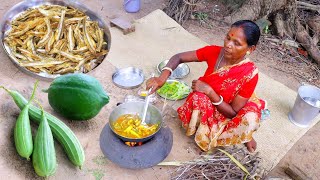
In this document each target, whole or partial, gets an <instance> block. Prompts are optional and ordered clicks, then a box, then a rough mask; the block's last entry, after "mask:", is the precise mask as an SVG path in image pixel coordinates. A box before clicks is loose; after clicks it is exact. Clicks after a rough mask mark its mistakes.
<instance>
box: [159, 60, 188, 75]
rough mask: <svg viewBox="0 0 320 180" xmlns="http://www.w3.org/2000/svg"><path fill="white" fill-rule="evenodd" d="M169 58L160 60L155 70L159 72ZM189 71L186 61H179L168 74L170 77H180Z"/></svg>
mask: <svg viewBox="0 0 320 180" xmlns="http://www.w3.org/2000/svg"><path fill="white" fill-rule="evenodd" d="M168 62H169V60H165V61H162V62H161V63H159V64H158V65H157V70H158V72H159V73H161V70H162V68H164V67H165V66H166V65H167V63H168ZM189 73H190V68H189V66H188V65H187V64H186V63H181V64H179V65H178V67H177V68H176V69H175V70H173V72H172V74H171V75H170V76H169V78H171V79H182V78H184V77H186V76H187V75H188V74H189Z"/></svg>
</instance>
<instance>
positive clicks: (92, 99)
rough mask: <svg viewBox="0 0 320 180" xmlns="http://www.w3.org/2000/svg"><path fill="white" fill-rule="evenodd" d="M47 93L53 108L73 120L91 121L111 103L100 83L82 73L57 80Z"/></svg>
mask: <svg viewBox="0 0 320 180" xmlns="http://www.w3.org/2000/svg"><path fill="white" fill-rule="evenodd" d="M47 92H48V99H49V103H50V105H51V107H52V108H53V109H54V110H55V111H56V112H58V113H59V114H61V115H62V116H64V117H66V118H68V119H71V120H88V119H91V118H93V117H95V116H96V115H97V114H98V113H99V112H100V110H101V108H102V107H103V106H104V105H106V104H108V103H109V96H108V95H107V93H106V92H105V90H104V89H103V88H102V86H101V84H100V83H99V81H98V80H97V79H95V78H94V77H92V76H89V75H86V74H81V73H75V74H67V75H62V76H60V77H58V78H56V79H55V80H54V81H53V82H52V83H51V85H50V87H49V89H48V90H47Z"/></svg>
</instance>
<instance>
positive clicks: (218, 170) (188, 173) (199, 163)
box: [167, 148, 263, 180]
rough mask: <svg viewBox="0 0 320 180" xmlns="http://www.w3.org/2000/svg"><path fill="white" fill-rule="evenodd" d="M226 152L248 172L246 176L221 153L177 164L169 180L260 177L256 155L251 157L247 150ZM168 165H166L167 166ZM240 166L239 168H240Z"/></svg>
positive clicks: (215, 152)
mask: <svg viewBox="0 0 320 180" xmlns="http://www.w3.org/2000/svg"><path fill="white" fill-rule="evenodd" d="M225 151H227V152H228V153H229V154H231V155H232V156H233V157H234V158H235V159H236V160H237V161H239V162H240V163H241V165H242V166H243V167H245V168H246V170H247V171H248V172H249V174H250V175H247V173H246V172H244V171H243V170H242V169H241V168H240V167H239V166H238V165H237V164H236V163H235V161H234V160H232V159H231V158H230V157H229V156H228V155H227V154H225V153H223V152H222V151H218V150H216V151H214V152H213V153H210V154H206V155H200V156H199V157H198V158H196V159H194V160H192V161H188V162H184V163H178V165H179V166H178V167H177V168H176V169H175V170H174V171H172V172H170V174H171V179H175V180H178V179H190V180H191V179H192V180H193V179H245V178H247V179H254V178H256V179H257V178H258V177H260V178H261V177H262V176H263V174H261V173H263V171H261V169H260V167H259V164H260V161H261V158H259V157H258V153H256V154H254V155H252V154H250V153H249V152H248V151H247V150H244V149H243V148H242V149H239V148H228V149H226V150H225ZM167 165H168V164H167ZM241 165H240V166H241Z"/></svg>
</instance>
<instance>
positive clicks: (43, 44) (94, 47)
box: [4, 5, 108, 74]
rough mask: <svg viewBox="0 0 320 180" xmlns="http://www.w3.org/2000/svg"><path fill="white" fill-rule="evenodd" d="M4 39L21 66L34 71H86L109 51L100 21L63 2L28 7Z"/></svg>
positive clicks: (53, 72)
mask: <svg viewBox="0 0 320 180" xmlns="http://www.w3.org/2000/svg"><path fill="white" fill-rule="evenodd" d="M4 41H5V44H6V45H7V46H9V48H10V49H11V53H12V55H13V56H15V59H16V60H17V61H18V63H19V64H20V66H22V67H25V68H27V69H28V70H30V71H32V72H34V73H40V72H44V73H48V74H65V73H72V72H84V73H86V72H88V71H90V70H92V69H93V68H95V67H96V66H97V65H98V64H100V63H101V61H102V60H103V58H104V56H105V55H106V54H107V53H108V51H107V50H106V49H107V48H106V45H107V42H106V41H105V40H104V32H103V29H101V28H100V27H99V25H98V22H96V21H91V20H90V18H89V17H88V16H87V15H86V14H85V13H84V12H81V11H80V10H78V9H75V8H73V7H65V6H59V5H43V6H39V7H37V8H30V9H27V10H26V11H25V12H23V13H22V14H21V15H20V16H19V17H17V18H16V19H14V20H13V21H12V22H11V29H10V30H9V31H8V32H6V37H5V40H4Z"/></svg>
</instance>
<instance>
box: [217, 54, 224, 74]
mask: <svg viewBox="0 0 320 180" xmlns="http://www.w3.org/2000/svg"><path fill="white" fill-rule="evenodd" d="M223 57H224V53H223V52H222V55H221V56H220V58H219V61H218V64H217V66H216V71H217V70H218V69H219V66H220V63H221V61H222V59H223Z"/></svg>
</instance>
